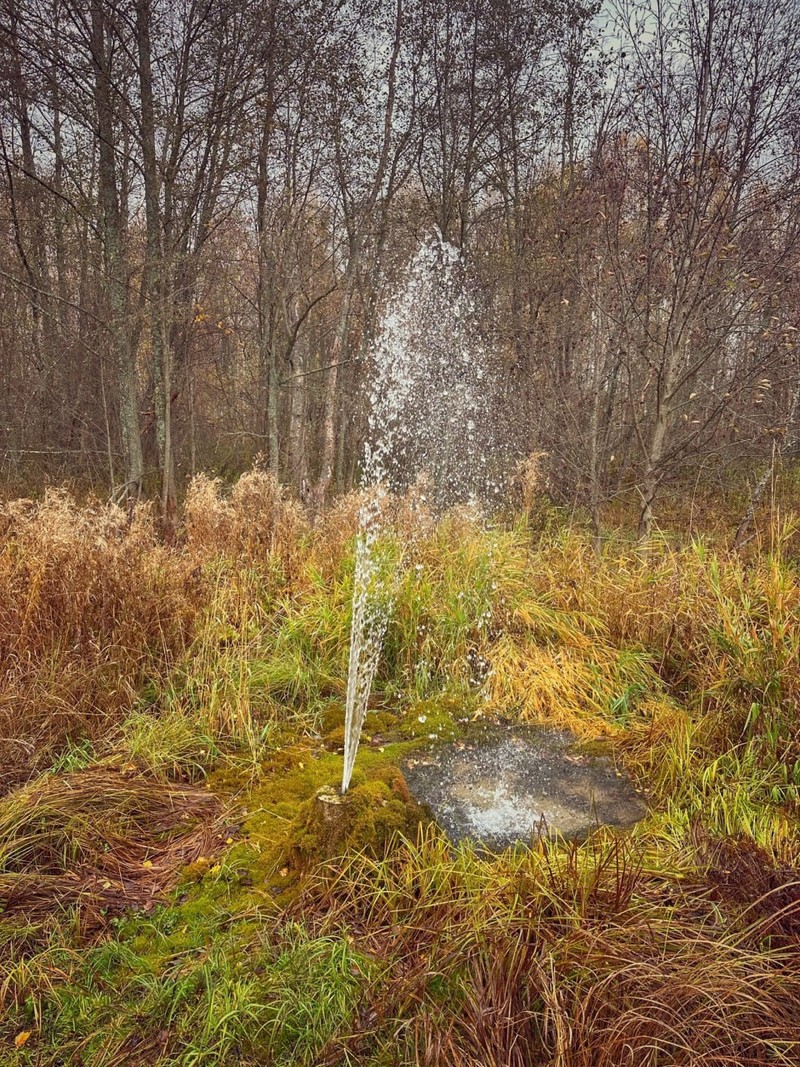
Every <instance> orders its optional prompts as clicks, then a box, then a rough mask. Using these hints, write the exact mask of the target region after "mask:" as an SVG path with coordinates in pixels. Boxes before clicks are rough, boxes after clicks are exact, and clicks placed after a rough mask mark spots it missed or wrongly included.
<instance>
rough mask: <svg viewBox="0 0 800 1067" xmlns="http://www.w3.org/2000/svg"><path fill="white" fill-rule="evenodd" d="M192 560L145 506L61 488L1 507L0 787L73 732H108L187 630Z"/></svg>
mask: <svg viewBox="0 0 800 1067" xmlns="http://www.w3.org/2000/svg"><path fill="white" fill-rule="evenodd" d="M196 609H197V589H196V584H195V583H194V582H193V580H192V578H191V568H190V566H189V564H188V561H187V560H185V559H183V558H181V557H180V556H176V554H175V553H173V552H172V551H170V549H168V548H166V547H164V546H163V545H161V544H160V543H159V541H158V538H157V536H156V531H155V527H154V524H153V522H152V519H151V516H150V513H149V511H148V509H146V508H142V509H140V510H139V511H137V513H136V514H135V516H134V518H133V521H132V522H131V523H129V521H128V518H127V517H126V515H125V514H124V512H123V511H121V510H120V509H119V508H116V507H113V506H106V505H99V504H97V505H95V504H88V505H85V506H82V507H79V506H78V505H77V504H76V503H75V501H74V500H73V499H72V498H71V497H70V496H69V495H68V494H67V493H64V492H56V491H49V492H48V493H47V494H46V496H45V498H44V499H43V500H42V501H41V502H39V503H33V502H31V501H15V502H12V503H10V504H6V505H4V506H3V507H2V508H1V509H0V646H1V647H2V657H3V673H2V679H0V791H2V790H4V789H7V788H9V786H10V785H12V784H13V783H14V782H17V781H21V780H24V779H25V778H26V777H28V776H30V774H32V773H34V772H35V771H36V769H38V768H40V767H42V766H45V765H46V764H47V763H48V762H49V761H50V760H51V758H52V757H53V755H54V753H55V752H57V751H58V748H59V746H61V745H63V743H64V742H65V741H67V740H69V739H72V740H75V739H76V738H84V737H86V738H93V737H98V736H101V735H103V734H104V733H106V732H108V731H109V729H110V728H111V727H112V726H113V725H114V724H116V723H118V722H119V721H120V720H121V718H122V717H123V716H124V715H125V714H126V713H127V711H128V710H129V709H130V707H131V704H132V702H133V701H135V700H136V698H137V695H138V693H139V691H140V689H141V687H142V686H143V685H144V684H145V683H146V682H147V681H148V680H151V679H153V678H158V677H160V676H162V675H163V674H164V673H165V672H166V671H168V670H169V669H170V666H171V665H172V664H173V663H174V662H175V661H176V659H177V657H178V656H179V655H180V653H181V652H182V650H183V649H184V648H185V646H186V643H187V640H188V638H189V636H190V634H191V631H192V626H193V620H194V616H195V612H196Z"/></svg>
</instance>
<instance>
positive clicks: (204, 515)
mask: <svg viewBox="0 0 800 1067" xmlns="http://www.w3.org/2000/svg"><path fill="white" fill-rule="evenodd" d="M184 522H185V532H186V542H187V545H188V548H189V552H190V554H191V555H192V556H193V557H194V558H196V559H198V560H201V561H205V560H208V559H210V558H213V557H235V558H237V559H239V560H242V561H247V562H249V563H264V562H271V561H273V560H275V559H278V560H280V562H281V563H282V565H283V568H284V573H285V574H286V575H287V576H291V575H292V574H293V573H294V572H295V571H296V564H297V561H298V559H299V557H300V554H301V552H302V540H303V535H304V534H305V533H306V531H307V528H308V519H307V516H306V513H305V511H304V509H303V507H302V506H301V505H300V504H299V503H298V502H297V501H296V500H292V499H290V498H289V496H288V495H287V493H286V490H285V489H283V488H282V486H281V485H280V484H279V483H278V481H277V479H276V478H275V477H274V475H272V474H270V473H268V472H267V471H263V470H260V469H259V468H256V469H254V470H252V471H249V472H247V473H246V474H243V475H242V476H241V477H240V478H239V480H238V481H237V482H236V484H235V485H234V486H233V488H232V489H231V490H230V492H228V493H225V492H224V491H223V485H222V482H221V481H220V479H219V478H209V477H207V476H206V475H205V474H199V475H197V476H196V477H195V478H193V479H192V483H191V485H190V486H189V490H188V492H187V495H186V505H185V509H184Z"/></svg>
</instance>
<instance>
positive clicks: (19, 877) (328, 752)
mask: <svg viewBox="0 0 800 1067" xmlns="http://www.w3.org/2000/svg"><path fill="white" fill-rule="evenodd" d="M356 514H357V502H356V501H355V500H354V499H353V498H347V499H344V500H342V501H340V502H339V503H338V504H337V505H335V506H334V507H333V508H332V509H331V510H330V511H329V512H328V513H326V514H325V515H324V516H322V518H321V519H320V520H318V521H317V522H316V523H314V524H312V523H311V522H310V521H309V520H308V518H307V516H306V515H305V514H304V513H303V511H302V509H301V508H300V507H299V506H298V505H297V504H296V503H294V502H292V501H291V500H289V499H287V498H286V497H285V495H284V494H283V492H282V491H281V490H280V489H279V487H278V486H277V485H276V484H275V482H274V481H273V480H272V479H271V478H270V477H269V476H268V475H266V474H264V473H263V472H260V471H255V472H253V473H251V474H249V475H247V476H245V477H244V478H243V479H242V480H241V481H240V482H239V483H238V485H237V486H236V487H235V488H234V489H233V491H232V492H230V493H229V494H226V493H223V491H222V490H221V487H220V486H219V485H218V484H217V483H215V482H212V481H209V480H208V479H204V478H201V479H198V480H196V482H195V484H194V485H193V488H192V490H191V493H190V495H189V499H188V501H187V506H186V515H185V523H184V526H183V528H182V530H181V533H180V536H179V538H178V540H177V541H176V542H175V543H174V544H171V545H169V546H165V545H163V544H161V543H160V542H159V540H158V538H157V536H156V531H155V527H154V525H153V523H152V521H151V518H150V515H149V513H148V512H147V510H146V509H143V510H142V511H141V512H140V513H139V514H137V515H136V516H135V517H134V519H133V521H132V522H131V523H129V522H128V520H127V518H126V517H125V516H123V515H122V514H121V513H120V512H118V511H116V510H115V509H113V508H108V507H105V506H100V505H96V506H91V505H90V506H85V507H79V506H77V505H76V504H75V503H74V501H72V500H70V498H69V497H67V496H66V495H65V494H63V493H53V494H50V495H49V496H48V497H47V498H45V500H43V501H42V502H39V503H33V502H30V501H23V502H14V503H12V504H8V505H6V506H5V507H4V508H3V509H2V511H1V512H0V655H2V679H1V680H0V794H4V795H3V796H2V797H0V1019H1V1020H2V1021H0V1064H6V1063H8V1064H37V1065H53V1067H55V1065H57V1064H59V1065H61V1064H76V1065H98V1067H99V1065H117V1064H120V1065H121V1064H137V1063H139V1064H164V1065H172V1067H178V1065H182V1067H189V1065H192V1067H194V1065H200V1064H208V1065H212V1064H265V1063H266V1064H276V1065H285V1067H289V1065H298V1064H307V1065H317V1064H329V1065H331V1067H334V1065H345V1064H355V1063H358V1064H371V1065H373V1067H389V1065H397V1067H400V1065H403V1067H405V1065H408V1067H411V1065H415V1067H416V1065H417V1064H429V1065H442V1067H443V1065H445V1064H448V1065H450V1064H455V1065H467V1067H503V1065H508V1067H517V1065H519V1067H527V1065H534V1064H535V1065H537V1067H538V1065H539V1064H542V1065H553V1067H590V1065H591V1067H595V1065H599V1067H612V1065H630V1067H639V1065H642V1067H651V1065H652V1067H661V1065H665V1064H670V1065H687V1067H688V1065H691V1067H723V1065H725V1067H728V1065H730V1064H742V1065H745V1064H753V1065H756V1064H758V1065H766V1064H785V1065H789V1064H797V1063H798V1062H800V1026H799V1024H798V1019H800V980H798V974H799V973H800V967H798V964H800V878H799V877H798V862H800V833H799V832H798V829H799V827H800V822H799V821H798V816H800V807H799V802H800V717H798V711H797V709H798V707H799V706H800V624H798V618H800V577H799V576H798V568H797V549H796V536H795V529H794V527H793V526H792V525H791V524H790V523H789V524H784V526H783V527H779V526H777V525H774V526H773V527H772V529H771V530H770V532H769V534H768V535H767V536H765V537H764V539H763V542H762V543H761V544H760V545H758V544H756V543H755V542H753V543H752V544H751V545H750V546H748V555H747V556H746V557H743V556H741V555H735V554H733V553H732V552H729V551H728V550H726V548H725V547H724V545H723V544H722V543H719V542H718V543H717V544H715V545H711V544H709V543H705V542H702V541H689V542H687V543H685V544H678V545H676V544H674V543H670V541H669V540H668V539H667V538H665V537H664V538H661V539H659V540H654V541H653V542H651V543H650V544H648V545H646V546H637V545H634V544H633V543H631V542H630V541H627V540H626V539H625V538H624V537H622V536H620V537H618V538H616V539H614V540H611V539H609V540H608V541H607V542H606V544H605V547H604V549H603V552H602V553H601V554H600V555H598V554H597V553H596V552H595V551H594V548H593V545H592V542H591V539H590V538H588V537H587V536H585V535H584V534H583V533H581V532H580V530H577V529H574V528H567V527H563V526H561V525H560V524H559V523H558V522H557V521H555V520H553V521H551V522H550V523H549V524H548V526H547V529H546V530H545V531H544V532H542V531H541V530H540V531H539V532H537V533H534V532H533V530H532V529H531V527H530V525H529V524H527V523H526V522H525V521H524V520H522V519H517V520H514V521H509V522H507V523H505V524H498V525H497V526H495V527H491V528H488V529H487V528H483V527H481V526H480V525H479V524H477V523H476V522H475V521H474V519H472V518H471V517H470V516H469V515H467V514H451V515H448V516H446V517H445V518H443V519H441V520H438V521H435V520H434V518H433V517H432V516H431V515H430V514H428V513H427V511H426V509H425V504H424V500H422V499H421V498H420V496H419V495H416V496H415V495H414V494H410V495H409V496H408V497H407V498H404V499H403V500H400V501H398V502H397V508H396V513H395V524H396V528H397V530H398V533H399V535H400V536H399V537H398V547H399V546H402V552H403V554H404V560H403V570H402V578H401V581H400V584H399V588H398V594H397V604H396V610H395V614H394V618H393V620H392V622H391V625H390V627H389V631H388V634H387V639H386V647H385V652H384V656H383V658H382V661H381V666H380V669H379V674H378V678H377V680H376V685H375V691H374V694H373V700H372V706H371V710H370V713H369V715H368V718H367V725H366V729H365V737H364V741H363V745H362V750H361V752H360V753H359V758H358V761H357V764H356V775H355V776H354V780H353V796H354V801H353V808H352V811H353V812H354V813H355V818H354V821H353V822H352V823H351V824H350V825H349V827H348V830H347V833H346V834H345V835H344V836H340V837H338V838H336V840H335V842H334V843H333V844H331V839H330V838H329V837H328V838H327V839H326V840H323V839H322V837H321V836H320V828H319V825H318V820H317V819H316V816H315V808H314V804H315V800H314V797H315V795H316V793H317V792H318V791H319V790H320V789H321V788H324V787H326V786H330V785H331V784H332V783H333V782H335V781H336V780H337V777H338V775H339V774H340V770H341V756H340V752H341V743H342V701H343V698H344V684H345V679H346V668H347V653H348V648H347V642H348V638H349V603H350V594H351V583H352V537H353V533H354V529H355V521H356ZM480 716H490V717H500V718H504V719H509V720H512V721H530V722H544V723H548V724H556V725H560V726H564V727H567V728H569V729H571V730H573V731H574V732H575V733H576V734H578V735H579V737H581V738H583V739H585V740H593V739H598V738H602V739H603V741H604V744H605V745H606V746H607V747H610V749H611V751H612V752H613V754H614V758H615V759H616V760H617V761H618V762H619V763H620V765H624V767H625V768H626V769H627V770H628V772H629V773H631V774H632V775H633V776H634V777H635V778H636V780H637V782H638V784H639V785H640V786H641V788H642V789H643V790H645V791H646V793H647V796H648V799H649V806H650V814H649V815H648V817H647V818H646V819H644V820H643V821H642V822H641V823H639V824H638V825H637V826H636V827H634V828H633V829H632V830H631V831H629V832H626V833H624V834H621V833H614V834H612V833H611V832H608V831H599V832H598V833H596V834H595V835H593V836H592V838H590V840H589V841H587V842H585V843H583V844H576V843H571V844H568V843H563V842H561V843H559V842H546V841H542V842H538V843H536V844H535V846H534V847H533V848H532V849H527V850H521V851H520V852H516V853H514V852H510V853H506V854H503V855H502V856H499V857H489V856H487V855H485V854H480V853H478V852H476V851H474V850H472V849H470V848H468V847H464V846H462V847H460V848H458V849H453V848H452V847H451V846H449V845H448V843H447V842H446V840H445V839H444V838H443V837H442V835H441V834H440V833H439V832H438V831H437V830H436V828H435V827H433V826H430V825H427V826H426V825H424V818H422V817H421V815H420V813H419V811H417V810H416V809H415V808H414V807H413V805H411V804H410V802H409V799H408V797H407V795H406V794H405V791H404V785H403V780H402V775H401V774H400V772H399V770H398V769H397V768H398V765H399V761H400V759H401V757H402V756H403V755H404V754H405V753H407V752H408V751H409V750H410V749H411V748H413V746H415V745H417V744H419V743H420V742H421V741H424V740H425V739H426V738H427V737H428V735H429V734H430V733H435V734H437V735H438V736H453V735H457V734H458V732H459V730H461V729H463V722H464V720H465V719H471V718H475V717H480ZM417 824H419V826H418V827H417ZM331 849H333V851H334V852H336V851H341V852H344V856H343V857H342V858H340V859H337V860H336V861H335V862H331V860H330V859H329V858H326V856H329V855H330V852H331Z"/></svg>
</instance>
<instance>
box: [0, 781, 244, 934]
mask: <svg viewBox="0 0 800 1067" xmlns="http://www.w3.org/2000/svg"><path fill="white" fill-rule="evenodd" d="M220 811H221V809H220V803H219V801H218V800H217V798H216V797H215V796H213V794H211V793H209V792H207V791H206V790H203V789H198V788H194V787H190V786H178V785H170V784H167V783H164V782H154V781H153V780H152V779H148V778H145V777H143V776H141V775H137V774H125V773H122V772H120V771H116V770H112V769H101V768H97V769H92V770H87V771H82V772H80V773H77V774H68V775H61V776H56V775H45V776H44V777H42V778H39V779H38V780H37V781H36V782H35V783H34V784H32V785H29V786H27V787H25V788H23V789H20V790H17V791H16V792H15V793H14V794H12V795H11V796H8V797H6V798H5V799H4V800H2V801H0V913H2V914H3V915H4V916H5V917H7V918H8V917H11V916H16V917H18V919H20V920H21V921H28V922H30V921H35V920H40V919H41V918H43V917H44V916H45V915H46V914H47V913H48V912H50V911H51V910H52V909H53V908H54V907H58V906H62V907H63V906H65V905H68V904H79V905H80V908H81V911H82V916H83V924H84V926H86V925H87V924H88V925H97V924H98V923H99V922H100V921H101V915H102V916H103V917H104V918H107V917H108V916H109V915H113V914H119V913H120V912H121V911H122V910H123V909H124V908H127V907H131V906H137V907H147V908H152V906H153V904H154V903H155V902H156V901H157V900H158V899H159V898H160V897H161V895H162V894H163V892H164V890H165V889H166V888H168V887H169V886H170V885H172V884H174V882H175V881H176V879H177V877H178V874H179V872H180V871H181V869H182V868H183V867H184V866H185V865H186V864H188V863H193V862H194V861H195V860H197V859H198V857H200V856H206V857H209V856H212V855H213V854H214V853H215V852H216V851H218V849H219V846H220V843H221V841H222V840H224V836H225V835H224V834H222V829H223V827H222V824H221V821H220Z"/></svg>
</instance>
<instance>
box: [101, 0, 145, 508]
mask: <svg viewBox="0 0 800 1067" xmlns="http://www.w3.org/2000/svg"><path fill="white" fill-rule="evenodd" d="M103 11H104V9H103V4H102V2H101V0H93V2H92V7H91V32H92V63H93V66H94V103H95V112H96V119H97V133H98V140H99V164H98V182H99V199H100V213H101V214H100V224H101V231H102V236H103V251H104V258H105V274H106V278H105V284H106V289H107V296H108V302H109V323H108V330H109V334H110V348H111V351H112V353H113V358H114V366H115V370H116V373H117V390H118V396H119V422H120V436H121V439H122V452H123V461H124V469H125V482H124V484H123V485H122V486H121V487H120V489H119V490H118V492H119V493H120V495H121V497H122V498H123V499H125V500H126V501H127V504H128V508H129V510H130V509H131V508H132V507H133V506H134V505H135V504H136V502H137V501H138V500H139V499H140V497H141V494H142V480H143V473H144V464H143V459H142V439H141V434H140V431H139V403H138V389H137V381H136V361H135V356H134V353H133V352H132V351H131V347H130V343H129V337H128V334H127V321H126V320H127V310H128V290H127V272H126V268H125V254H124V243H123V234H122V227H121V218H120V204H119V191H118V188H117V181H116V167H115V159H114V111H113V104H112V87H111V72H110V49H109V48H108V47H107V43H106V23H105V17H104V13H103Z"/></svg>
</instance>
